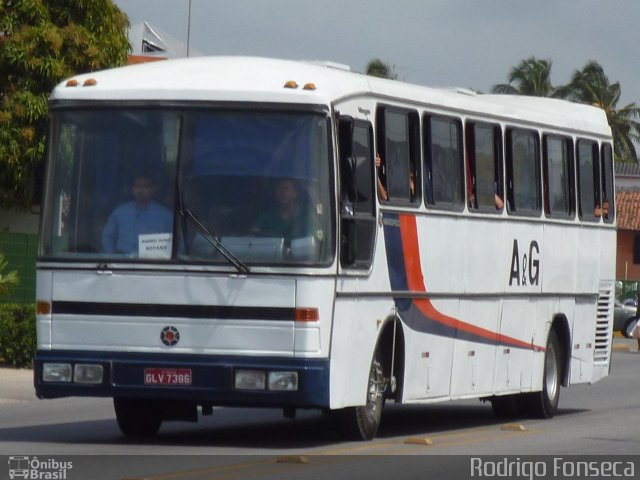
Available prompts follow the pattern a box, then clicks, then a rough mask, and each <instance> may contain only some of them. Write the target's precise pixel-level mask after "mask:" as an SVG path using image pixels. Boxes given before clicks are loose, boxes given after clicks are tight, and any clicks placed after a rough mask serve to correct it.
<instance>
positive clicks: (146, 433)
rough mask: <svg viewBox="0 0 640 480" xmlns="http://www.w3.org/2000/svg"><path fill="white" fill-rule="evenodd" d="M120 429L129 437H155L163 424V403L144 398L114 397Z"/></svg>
mask: <svg viewBox="0 0 640 480" xmlns="http://www.w3.org/2000/svg"><path fill="white" fill-rule="evenodd" d="M113 407H114V410H115V412H116V420H117V421H118V427H120V431H121V432H122V433H123V434H125V435H126V436H127V437H132V438H150V437H153V436H154V435H155V434H156V433H158V430H159V429H160V425H162V405H161V404H160V403H158V402H157V401H153V400H147V399H144V398H121V397H116V398H114V399H113Z"/></svg>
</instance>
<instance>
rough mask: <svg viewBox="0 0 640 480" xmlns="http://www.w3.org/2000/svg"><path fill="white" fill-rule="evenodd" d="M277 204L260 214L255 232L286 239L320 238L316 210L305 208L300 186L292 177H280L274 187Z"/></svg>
mask: <svg viewBox="0 0 640 480" xmlns="http://www.w3.org/2000/svg"><path fill="white" fill-rule="evenodd" d="M274 197H275V205H274V208H270V209H267V210H266V211H263V212H262V213H261V214H259V215H258V218H257V219H256V223H255V225H254V228H253V229H252V231H253V233H255V234H258V235H260V236H265V237H282V238H284V239H285V240H291V239H294V238H303V237H314V238H317V239H320V238H319V237H321V236H322V233H321V231H320V229H319V226H318V219H317V216H316V212H314V211H311V209H310V208H308V209H305V208H303V206H302V205H301V202H300V201H299V195H298V188H297V185H296V183H295V181H294V180H293V179H291V178H280V179H278V180H277V181H276V182H275V187H274Z"/></svg>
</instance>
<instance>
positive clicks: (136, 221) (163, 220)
mask: <svg viewBox="0 0 640 480" xmlns="http://www.w3.org/2000/svg"><path fill="white" fill-rule="evenodd" d="M132 194H133V200H132V201H130V202H127V203H124V204H122V205H120V206H119V207H117V208H116V209H115V210H114V211H113V212H112V213H111V215H110V216H109V219H108V220H107V223H106V224H105V226H104V229H103V231H102V246H103V248H104V251H105V252H106V253H124V254H128V255H130V254H137V253H138V250H139V236H140V235H144V234H153V233H171V232H172V230H173V228H172V224H173V218H172V215H171V211H170V210H169V209H167V208H165V207H163V206H162V205H160V204H159V203H157V202H155V201H154V200H153V196H154V195H155V186H154V184H153V180H152V178H151V177H150V176H149V175H138V176H136V177H135V179H134V181H133V186H132Z"/></svg>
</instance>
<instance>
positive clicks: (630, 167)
mask: <svg viewBox="0 0 640 480" xmlns="http://www.w3.org/2000/svg"><path fill="white" fill-rule="evenodd" d="M615 169H616V175H619V176H625V177H640V164H638V163H630V162H616V163H615Z"/></svg>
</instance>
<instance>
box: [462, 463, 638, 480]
mask: <svg viewBox="0 0 640 480" xmlns="http://www.w3.org/2000/svg"><path fill="white" fill-rule="evenodd" d="M635 467H636V466H635V463H634V462H632V461H629V460H601V459H598V460H595V459H594V460H589V459H585V460H576V459H565V458H563V457H550V458H548V459H540V458H537V459H535V460H533V459H531V460H530V459H527V458H524V459H522V458H520V457H516V458H507V457H505V458H502V459H499V460H496V459H495V458H492V459H484V458H481V457H471V459H470V477H471V478H479V479H489V478H514V479H517V478H524V479H528V480H536V479H539V478H635V474H636V472H635Z"/></svg>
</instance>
